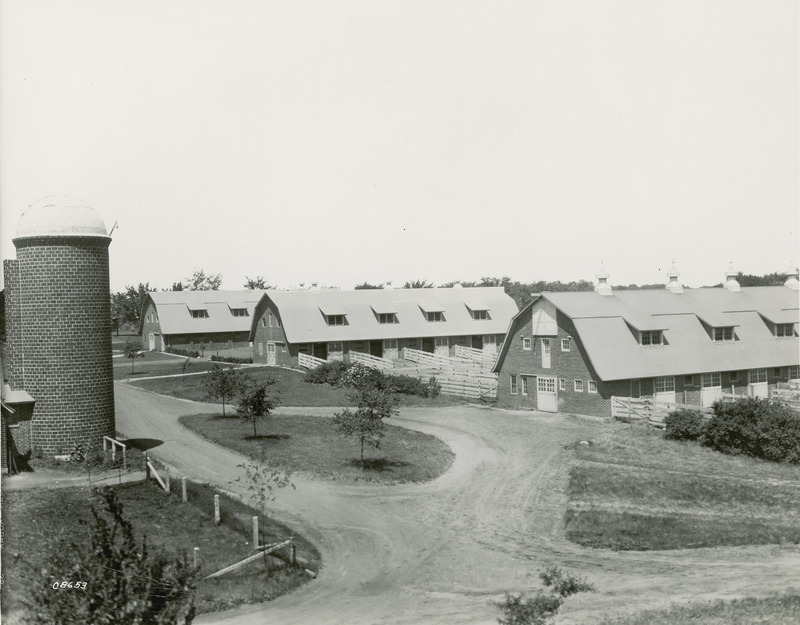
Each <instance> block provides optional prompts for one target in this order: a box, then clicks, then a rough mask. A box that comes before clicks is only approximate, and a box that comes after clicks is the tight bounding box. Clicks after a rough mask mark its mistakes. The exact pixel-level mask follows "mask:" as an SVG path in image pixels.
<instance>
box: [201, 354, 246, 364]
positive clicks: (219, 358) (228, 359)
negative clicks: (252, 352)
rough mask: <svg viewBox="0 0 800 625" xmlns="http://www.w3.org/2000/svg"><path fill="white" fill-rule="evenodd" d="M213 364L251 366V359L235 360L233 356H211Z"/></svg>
mask: <svg viewBox="0 0 800 625" xmlns="http://www.w3.org/2000/svg"><path fill="white" fill-rule="evenodd" d="M211 360H212V361H214V362H230V363H232V364H235V365H248V364H252V362H253V359H252V358H236V357H235V356H211Z"/></svg>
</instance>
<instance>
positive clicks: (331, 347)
mask: <svg viewBox="0 0 800 625" xmlns="http://www.w3.org/2000/svg"><path fill="white" fill-rule="evenodd" d="M328 351H329V352H341V351H342V343H328Z"/></svg>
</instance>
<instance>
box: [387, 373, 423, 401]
mask: <svg viewBox="0 0 800 625" xmlns="http://www.w3.org/2000/svg"><path fill="white" fill-rule="evenodd" d="M390 384H391V385H392V387H393V388H394V392H395V393H402V394H403V395H419V396H420V397H427V396H428V386H427V384H425V383H424V382H423V381H422V380H418V379H417V378H412V377H411V376H408V375H395V376H392V378H391V380H390Z"/></svg>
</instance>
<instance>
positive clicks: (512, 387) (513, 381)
mask: <svg viewBox="0 0 800 625" xmlns="http://www.w3.org/2000/svg"><path fill="white" fill-rule="evenodd" d="M508 384H509V392H510V393H511V394H512V395H516V394H517V376H516V375H514V374H512V375H510V376H508Z"/></svg>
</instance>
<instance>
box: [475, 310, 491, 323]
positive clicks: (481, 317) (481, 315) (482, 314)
mask: <svg viewBox="0 0 800 625" xmlns="http://www.w3.org/2000/svg"><path fill="white" fill-rule="evenodd" d="M472 318H473V319H474V320H475V321H489V320H490V319H491V317H490V316H489V311H488V310H473V311H472Z"/></svg>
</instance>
